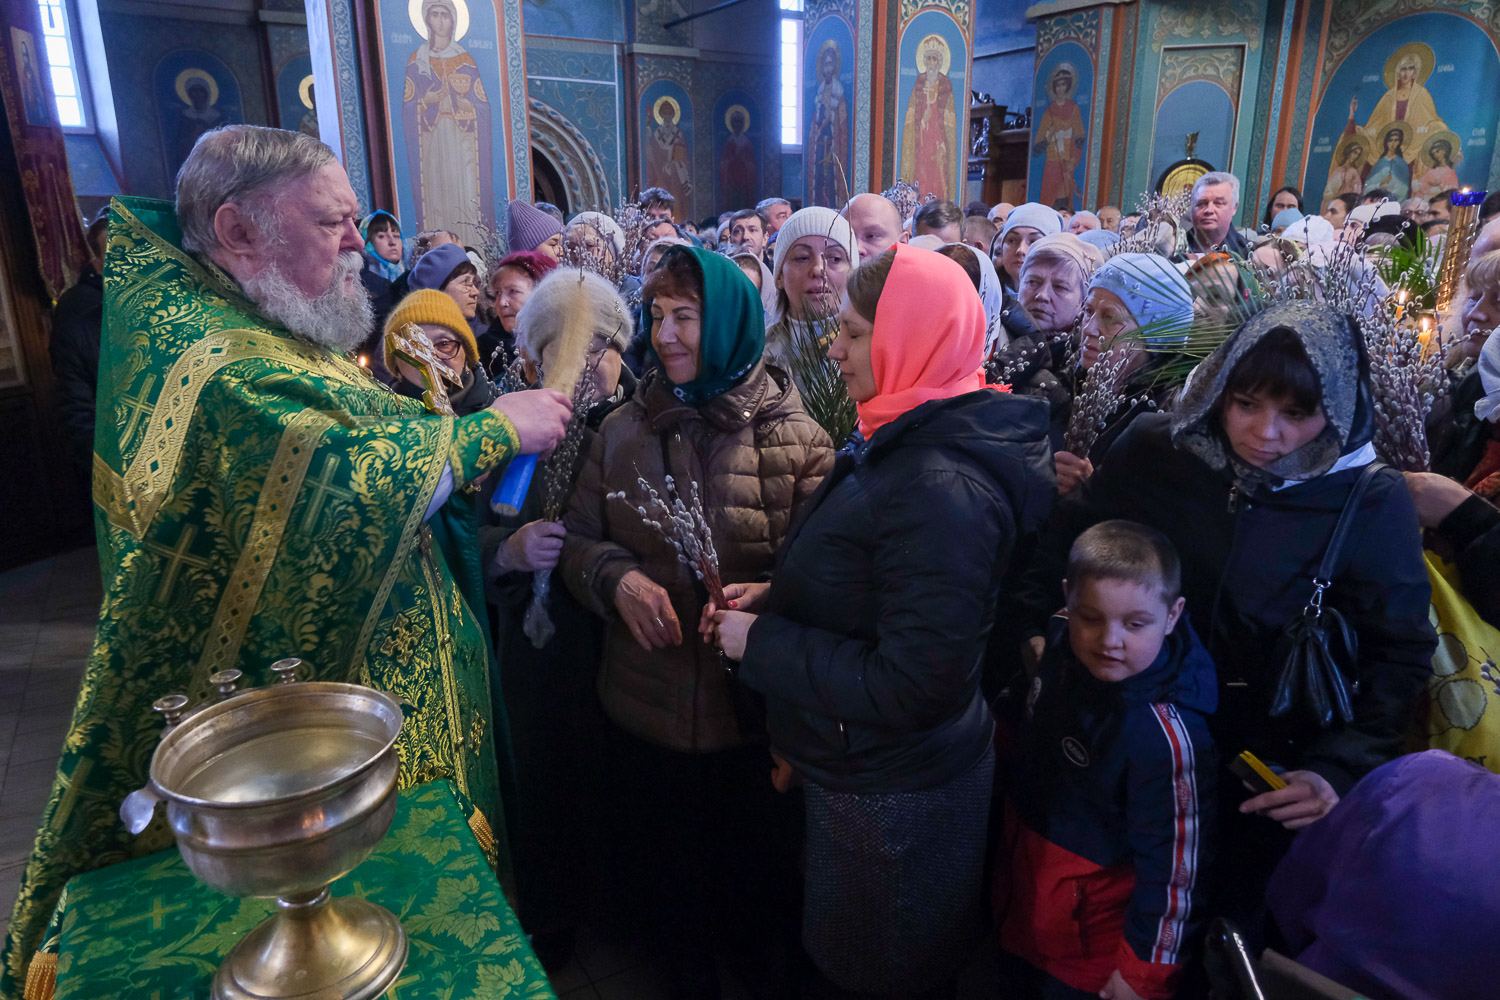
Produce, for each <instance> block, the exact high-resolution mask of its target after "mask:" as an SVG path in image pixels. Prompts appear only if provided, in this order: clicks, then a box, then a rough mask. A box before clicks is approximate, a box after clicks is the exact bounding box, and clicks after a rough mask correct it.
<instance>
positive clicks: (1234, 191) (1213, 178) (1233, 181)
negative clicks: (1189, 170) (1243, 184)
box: [1192, 170, 1240, 208]
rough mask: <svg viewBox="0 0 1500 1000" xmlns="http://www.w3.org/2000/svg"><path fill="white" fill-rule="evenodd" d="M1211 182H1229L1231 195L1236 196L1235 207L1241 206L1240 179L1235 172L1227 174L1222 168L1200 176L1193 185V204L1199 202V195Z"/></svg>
mask: <svg viewBox="0 0 1500 1000" xmlns="http://www.w3.org/2000/svg"><path fill="white" fill-rule="evenodd" d="M1210 184H1228V185H1229V190H1230V192H1231V196H1232V197H1233V198H1234V207H1235V208H1239V207H1240V179H1239V178H1238V177H1236V176H1234V174H1227V173H1225V172H1224V171H1222V170H1213V171H1210V172H1209V173H1206V174H1204V175H1203V176H1202V177H1200V178H1198V180H1197V182H1196V183H1195V184H1194V185H1193V201H1192V204H1194V205H1196V204H1198V196H1199V195H1200V194H1202V193H1203V189H1204V188H1206V187H1208V186H1209V185H1210Z"/></svg>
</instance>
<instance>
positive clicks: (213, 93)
mask: <svg viewBox="0 0 1500 1000" xmlns="http://www.w3.org/2000/svg"><path fill="white" fill-rule="evenodd" d="M189 80H202V81H203V82H204V83H205V84H206V85H207V86H208V106H209V107H213V106H214V105H215V104H218V103H219V81H217V80H215V79H214V78H213V77H212V76H210V75H209V74H208V71H207V70H203V69H199V68H198V67H196V66H189V67H188V68H187V69H185V70H183V71H182V72H181V73H178V74H177V84H176V87H177V96H178V97H180V98H182V103H183V104H186V105H187V106H188V107H192V106H193V102H192V101H191V100H190V99H189V98H188V92H187V85H188V81H189Z"/></svg>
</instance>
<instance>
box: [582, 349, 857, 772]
mask: <svg viewBox="0 0 1500 1000" xmlns="http://www.w3.org/2000/svg"><path fill="white" fill-rule="evenodd" d="M668 465H670V469H669V468H668ZM832 467H833V448H832V445H831V443H830V442H829V440H828V435H827V434H825V433H824V432H823V429H822V428H821V427H819V426H818V425H817V424H816V423H815V422H814V421H813V419H812V418H811V417H809V416H808V415H807V414H806V413H805V412H804V411H803V409H802V401H801V399H800V398H799V397H798V395H797V389H796V387H795V386H793V385H792V384H791V380H790V379H789V378H788V377H787V376H786V375H785V374H784V373H783V372H781V371H780V370H779V369H776V368H767V367H766V366H765V364H764V363H762V364H758V365H756V367H755V368H754V369H753V370H752V371H751V373H750V374H749V375H748V376H747V377H746V378H745V380H744V381H743V382H741V383H740V384H739V385H737V386H735V387H734V388H733V389H730V390H729V391H728V392H726V393H724V394H723V395H721V396H718V397H716V398H714V399H712V400H710V401H708V402H707V403H705V404H703V405H702V406H699V407H694V406H689V405H688V404H686V403H684V402H682V401H681V400H679V399H677V398H676V397H675V396H674V395H673V394H672V392H671V390H670V389H669V387H668V386H667V384H666V383H665V380H663V379H662V378H661V376H660V373H658V372H651V373H650V374H648V375H647V376H646V377H645V379H643V380H642V382H641V385H640V387H639V389H638V390H637V391H636V395H635V398H633V399H632V400H631V401H630V402H628V403H626V404H625V405H623V406H621V407H620V408H619V409H618V410H616V411H615V412H614V413H612V414H610V415H609V417H608V418H607V419H606V420H605V421H604V423H603V424H602V425H601V426H600V428H599V434H598V436H597V437H596V438H595V439H594V443H593V447H592V448H591V450H590V452H589V457H588V461H587V462H586V463H585V464H584V467H583V471H582V472H581V473H580V475H579V478H578V488H577V489H576V490H574V492H573V499H572V502H571V504H570V505H569V507H568V512H567V514H566V515H565V517H564V519H563V523H564V525H565V526H566V527H567V531H568V534H567V538H566V540H565V541H564V543H563V555H562V566H561V570H562V574H563V578H564V580H565V581H566V582H567V585H568V588H569V589H570V590H571V591H572V592H573V594H574V595H575V596H576V597H577V598H578V599H579V600H580V601H582V602H583V603H584V605H585V606H586V607H589V608H590V609H592V610H593V611H594V613H595V614H598V615H600V616H602V617H604V618H605V619H606V620H607V622H608V628H607V635H606V637H605V644H604V659H603V663H602V664H601V668H600V671H599V679H598V687H599V696H600V698H601V700H602V701H603V703H604V709H605V711H606V712H607V713H608V714H609V717H610V718H611V719H613V720H614V722H615V723H616V724H617V725H619V726H620V727H621V728H623V729H624V730H626V731H627V732H629V733H632V734H634V735H635V736H638V737H640V738H642V739H645V740H648V741H650V742H652V743H656V744H658V745H661V746H665V747H670V748H672V749H674V750H684V751H694V752H707V751H712V750H722V749H724V748H726V747H732V746H736V745H738V744H740V743H742V742H744V741H745V739H747V738H748V737H750V736H753V735H754V734H747V733H742V732H741V731H740V726H739V724H738V722H737V721H736V715H735V710H734V704H733V701H732V699H731V693H730V686H729V685H730V680H729V678H728V677H727V676H726V675H725V673H724V670H723V668H722V666H721V665H720V663H719V658H718V654H717V652H716V651H715V650H714V649H713V647H711V646H707V645H704V644H703V642H702V641H701V640H700V639H699V637H698V634H697V626H698V617H699V615H700V614H701V613H702V609H703V605H704V603H705V602H706V596H705V594H704V591H703V586H702V584H701V583H699V582H698V580H697V579H696V578H695V577H694V576H693V574H692V572H691V571H690V570H689V569H688V568H687V567H686V566H683V565H682V564H681V563H679V562H678V561H677V555H676V551H675V550H674V549H673V548H672V546H671V545H670V544H668V542H667V541H666V540H665V539H663V538H662V537H661V535H660V534H658V533H657V531H656V529H654V528H652V527H650V526H649V525H647V524H645V523H644V522H643V521H642V519H641V516H640V514H639V513H638V512H637V511H636V509H635V505H636V504H644V502H645V501H644V497H643V496H642V491H641V489H640V487H639V486H638V485H637V483H636V477H637V475H640V476H644V477H645V479H646V481H647V482H649V483H651V484H652V486H654V487H655V489H656V491H657V493H659V494H660V495H661V496H662V498H663V499H666V497H667V490H666V483H665V480H666V476H667V475H668V474H669V473H670V474H671V476H672V477H673V478H674V480H676V482H677V483H678V484H679V486H680V487H681V489H682V491H683V494H682V495H683V499H684V501H687V500H688V492H687V490H688V482H689V481H690V480H691V481H694V482H696V483H697V484H698V488H699V495H700V496H701V497H702V498H703V507H704V512H705V515H706V516H707V518H708V523H709V527H710V529H711V531H712V533H713V538H714V547H715V549H716V551H717V552H718V555H719V572H720V576H721V577H722V578H723V581H724V583H725V584H730V583H743V582H747V581H752V580H755V579H757V578H761V577H763V576H764V575H765V574H767V573H768V572H769V571H770V569H771V566H772V563H773V561H774V559H775V555H776V549H777V546H779V545H780V544H781V540H782V538H783V537H785V535H786V530H787V525H788V523H789V522H790V521H791V518H792V511H793V509H794V508H795V507H796V506H797V505H798V504H800V503H801V502H802V501H803V500H805V499H806V498H807V497H809V496H810V495H812V492H813V491H814V490H815V489H817V486H818V483H819V482H820V481H822V479H823V476H824V475H825V474H827V472H828V470H829V469H830V468H832ZM620 490H623V491H624V492H625V495H626V497H627V498H628V500H629V502H628V503H627V502H626V501H624V500H606V499H605V498H604V497H605V494H606V493H612V492H616V491H620ZM632 569H640V570H642V571H643V572H645V574H646V575H647V576H648V577H650V578H651V579H652V580H653V581H655V582H656V583H657V584H659V585H660V586H662V587H663V588H665V589H666V591H667V593H668V594H669V595H670V596H671V599H672V607H673V608H674V610H675V611H676V612H677V619H678V621H679V622H680V623H681V625H682V632H683V642H682V645H681V646H677V647H674V648H669V649H658V650H646V649H642V648H641V646H640V645H639V644H638V643H637V642H636V641H635V639H634V637H633V636H631V634H630V629H629V628H627V627H626V625H625V623H624V622H623V621H621V620H620V619H619V618H618V617H617V616H616V615H615V613H614V592H615V587H616V585H617V584H618V583H619V582H620V578H621V577H622V576H624V575H625V574H626V573H627V572H628V571H630V570H632Z"/></svg>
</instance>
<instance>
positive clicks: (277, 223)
mask: <svg viewBox="0 0 1500 1000" xmlns="http://www.w3.org/2000/svg"><path fill="white" fill-rule="evenodd" d="M358 216H359V208H358V205H357V204H356V201H355V197H354V192H353V190H352V189H351V188H350V186H349V180H348V177H347V176H346V175H345V173H344V170H343V168H342V167H341V166H340V165H339V164H338V162H337V161H336V160H335V159H334V155H333V151H332V150H330V149H329V148H328V147H327V146H325V145H324V144H323V143H321V142H319V141H318V140H317V139H314V138H311V137H309V136H307V135H304V134H302V133H298V132H287V131H282V130H280V129H269V128H258V127H255V126H250V125H233V126H228V127H225V128H222V129H219V130H217V131H214V132H210V133H207V134H205V135H204V136H203V137H202V138H201V139H199V140H198V143H197V145H196V146H195V147H194V148H193V151H192V153H191V155H190V156H189V157H188V159H187V161H186V162H185V163H184V164H183V167H182V170H181V172H180V173H179V174H178V178H177V203H176V207H175V212H174V210H173V207H172V206H171V205H167V204H165V203H152V202H145V201H139V200H134V199H118V200H116V201H115V202H114V204H113V213H112V217H111V221H110V227H109V242H108V249H107V255H106V267H105V275H106V278H105V288H104V339H103V353H102V357H101V359H100V375H99V397H98V398H99V410H98V420H97V431H96V437H95V444H94V452H95V453H94V458H93V484H94V502H95V505H96V510H95V519H96V528H97V536H98V543H99V560H100V565H101V569H102V571H103V578H104V603H103V607H102V609H101V611H100V619H99V628H98V632H97V635H96V638H95V641H94V649H93V653H92V655H91V657H90V659H89V663H88V667H87V670H86V672H85V674H84V679H83V685H82V689H81V691H80V693H79V697H78V704H77V707H76V708H75V710H74V714H73V722H72V726H71V728H70V730H69V732H68V736H67V739H66V742H65V744H64V747H63V752H62V758H61V761H60V762H59V769H58V775H57V779H56V781H55V783H54V785H53V789H52V794H51V797H50V798H49V800H48V803H47V807H46V809H45V811H44V812H43V814H42V820H41V828H40V830H39V832H38V834H37V840H36V845H35V848H34V850H33V853H32V856H31V859H30V862H29V864H28V865H27V868H26V872H25V875H24V877H23V879H22V882H21V888H20V895H19V898H18V901H17V903H16V908H15V911H14V914H13V916H12V918H11V921H10V926H9V929H8V940H7V943H6V954H5V963H4V969H3V971H0V997H4V998H5V1000H12V998H18V997H19V996H20V995H21V993H22V988H23V984H24V983H25V981H26V978H27V975H28V972H29V973H30V974H31V976H32V978H33V979H34V980H36V979H45V978H46V976H47V973H48V970H47V969H46V968H45V967H44V966H45V964H46V960H45V957H44V959H42V960H39V961H38V962H37V966H38V967H37V968H30V967H29V966H30V964H31V963H30V959H31V956H32V955H33V953H34V952H35V951H36V949H37V947H38V946H39V945H40V944H41V937H42V934H43V930H44V928H45V927H46V924H47V920H48V918H49V916H50V915H51V913H52V910H53V908H54V906H55V905H56V903H57V900H58V896H59V894H60V892H61V890H62V887H63V884H64V882H65V881H66V880H67V879H68V878H69V877H70V876H72V875H74V874H76V873H78V872H80V871H84V870H87V869H92V868H98V867H102V866H105V865H108V864H112V863H115V862H118V861H122V860H125V859H127V858H130V857H132V856H136V855H140V854H144V853H147V852H150V851H155V850H159V849H162V848H164V847H167V846H169V845H170V843H171V836H170V833H169V832H168V831H167V830H166V829H165V826H164V825H163V824H162V823H161V822H160V821H159V820H158V822H157V824H155V825H154V826H153V827H152V828H151V829H149V830H148V831H147V832H146V833H145V834H143V835H142V836H140V837H132V836H131V835H130V834H129V833H127V832H126V830H125V828H124V826H123V825H122V824H121V822H120V819H119V817H118V815H117V810H118V808H119V805H120V802H121V800H122V799H123V798H124V797H125V795H126V794H128V793H129V792H130V791H131V790H132V789H134V788H137V787H139V786H141V785H142V784H144V783H145V781H146V778H147V767H148V765H149V761H150V757H151V752H152V750H153V748H154V746H155V744H156V742H157V738H158V736H159V735H160V733H161V728H162V723H161V720H160V719H159V718H157V717H156V716H155V714H154V713H153V712H152V710H151V704H152V702H153V701H154V700H155V699H156V698H158V697H160V696H162V695H165V694H167V693H170V692H178V691H180V692H185V693H187V694H188V695H190V696H191V697H192V698H193V699H194V700H195V701H196V700H198V699H200V698H203V697H205V696H208V695H210V693H211V691H212V688H213V685H212V684H210V682H209V677H210V675H212V674H214V673H215V672H217V671H221V670H225V669H229V668H235V669H238V670H241V671H243V672H244V680H243V682H242V684H263V683H267V682H268V681H269V680H270V679H271V677H270V674H269V671H268V670H267V668H268V666H269V665H270V664H271V663H272V662H273V661H275V660H278V659H281V658H283V657H290V656H295V657H300V658H301V659H302V661H303V664H304V666H303V672H302V679H304V680H306V679H318V680H334V681H348V682H354V683H360V684H367V685H370V686H371V687H375V688H379V689H381V690H383V691H388V692H390V693H391V694H393V695H395V696H397V697H399V698H401V699H404V700H405V701H406V702H408V703H410V705H411V706H412V707H411V708H409V709H408V710H407V720H406V726H405V729H404V730H403V732H402V736H401V743H400V760H401V765H400V782H401V784H402V786H403V787H404V786H410V785H413V784H419V783H422V782H426V781H431V780H434V779H448V780H451V781H452V782H453V783H454V785H455V786H456V787H457V788H458V790H459V791H460V792H461V793H462V794H463V796H465V797H466V798H467V799H468V801H469V802H470V803H471V804H472V806H473V813H472V819H471V822H470V825H471V827H472V828H473V829H474V831H475V833H476V835H477V836H478V837H479V840H480V842H481V844H482V845H484V846H485V847H486V850H487V851H488V852H489V853H490V855H491V857H492V860H494V861H495V862H496V866H497V870H498V871H500V872H501V874H502V877H504V875H505V874H506V872H507V870H508V864H507V858H506V855H505V845H504V829H505V828H504V816H503V811H502V806H501V799H500V787H501V785H502V784H503V783H505V781H506V780H507V776H506V771H507V770H508V768H509V758H508V750H507V748H506V740H505V732H504V729H503V726H504V713H503V709H501V708H500V707H499V704H498V702H495V703H494V706H493V707H492V694H493V691H494V690H497V688H495V687H494V686H493V685H494V678H492V677H491V672H490V658H489V657H490V652H489V651H490V649H491V646H490V643H489V641H488V639H487V637H486V634H485V633H486V628H487V626H486V623H485V618H484V613H485V612H484V604H483V599H482V591H481V589H480V588H481V586H482V581H481V577H480V570H479V565H478V559H477V554H476V549H475V547H474V545H473V542H472V534H471V529H472V527H473V525H472V514H471V512H472V510H473V501H472V498H471V494H472V492H473V491H474V490H475V489H477V483H478V481H479V479H480V477H482V476H484V475H485V474H486V473H487V472H488V471H489V470H491V469H493V468H494V467H495V466H497V465H499V464H501V463H503V462H504V461H506V460H507V459H509V458H510V457H511V456H513V455H516V454H520V453H534V452H545V451H548V450H550V449H551V448H552V447H553V446H554V445H555V444H556V443H557V442H558V441H559V440H560V439H561V437H562V434H563V432H564V429H565V427H566V424H567V420H568V416H569V414H570V411H571V404H570V402H569V401H568V399H567V398H566V397H564V396H563V395H562V394H561V393H558V392H556V391H553V390H545V389H544V390H536V391H530V392H518V393H512V394H510V395H506V396H502V397H500V399H498V400H497V401H496V402H495V404H494V405H493V406H492V407H490V408H489V409H486V410H482V411H481V412H478V413H474V414H471V415H469V416H465V417H462V418H455V417H452V416H442V415H437V414H428V413H426V412H425V411H424V410H423V409H422V407H421V405H420V404H418V403H415V402H413V401H411V400H408V399H405V398H402V397H400V396H397V395H394V394H393V393H391V392H389V391H388V390H386V389H385V388H384V387H383V386H381V385H379V384H378V383H376V382H375V381H374V380H373V379H372V378H371V377H370V376H369V374H368V372H367V370H366V369H364V368H362V367H361V366H360V365H359V364H358V363H357V362H356V361H355V360H351V359H350V358H349V357H348V356H346V355H347V352H349V351H351V350H352V349H353V348H355V347H356V346H357V345H358V344H359V343H360V342H362V341H363V340H365V338H366V337H367V336H368V334H369V331H370V328H371V311H370V305H369V301H368V300H367V298H366V297H365V292H364V289H363V286H362V285H361V283H360V278H359V272H360V269H361V267H362V266H363V262H362V259H361V256H360V250H361V248H362V245H363V244H362V241H361V240H360V237H359V230H358V228H357V220H358ZM497 747H498V748H499V750H498V753H497Z"/></svg>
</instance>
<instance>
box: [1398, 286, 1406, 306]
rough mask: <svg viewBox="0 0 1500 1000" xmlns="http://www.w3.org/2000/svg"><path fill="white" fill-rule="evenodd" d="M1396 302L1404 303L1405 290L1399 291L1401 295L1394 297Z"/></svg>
mask: <svg viewBox="0 0 1500 1000" xmlns="http://www.w3.org/2000/svg"><path fill="white" fill-rule="evenodd" d="M1396 301H1397V302H1403V303H1404V302H1405V301H1406V289H1404V288H1403V289H1401V294H1399V295H1397V296H1396Z"/></svg>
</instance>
